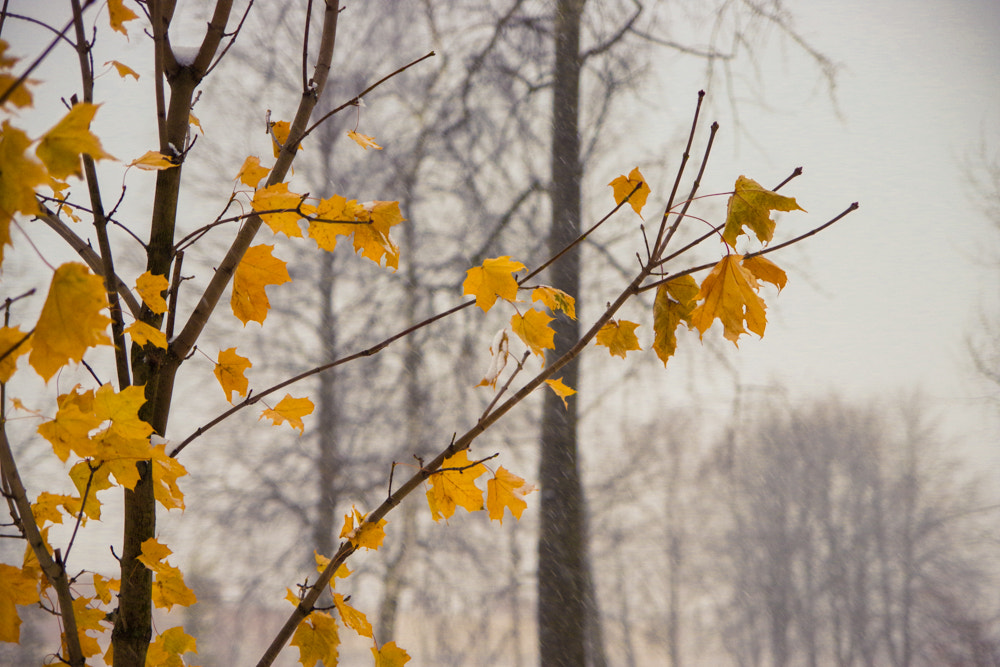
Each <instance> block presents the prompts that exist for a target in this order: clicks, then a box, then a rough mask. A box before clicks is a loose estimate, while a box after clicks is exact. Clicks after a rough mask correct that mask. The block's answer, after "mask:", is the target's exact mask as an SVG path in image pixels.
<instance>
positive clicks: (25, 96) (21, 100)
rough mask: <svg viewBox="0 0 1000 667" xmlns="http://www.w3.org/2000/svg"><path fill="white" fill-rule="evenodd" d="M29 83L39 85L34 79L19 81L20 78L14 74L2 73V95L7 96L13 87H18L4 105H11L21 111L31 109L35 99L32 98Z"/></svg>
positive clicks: (0, 81) (0, 82)
mask: <svg viewBox="0 0 1000 667" xmlns="http://www.w3.org/2000/svg"><path fill="white" fill-rule="evenodd" d="M29 83H37V81H35V80H34V79H26V80H25V81H20V82H19V81H18V77H16V76H14V75H13V74H8V73H7V72H0V95H3V94H6V93H7V91H8V90H10V88H11V86H17V88H15V89H14V91H13V92H12V93H10V95H8V97H7V99H6V100H4V102H3V104H4V106H6V105H7V104H11V105H13V106H15V107H18V108H19V109H24V108H26V107H30V106H31V105H32V104H34V99H33V98H32V96H31V91H30V90H29V89H28V85H27V84H29Z"/></svg>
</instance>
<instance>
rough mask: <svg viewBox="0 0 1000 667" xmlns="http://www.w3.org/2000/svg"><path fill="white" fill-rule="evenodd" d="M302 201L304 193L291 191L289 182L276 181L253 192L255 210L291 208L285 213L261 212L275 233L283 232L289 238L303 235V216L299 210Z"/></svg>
mask: <svg viewBox="0 0 1000 667" xmlns="http://www.w3.org/2000/svg"><path fill="white" fill-rule="evenodd" d="M301 203H302V195H300V194H296V193H294V192H289V191H288V183H275V184H274V185H271V186H268V187H266V188H263V189H260V190H257V191H256V192H254V193H253V210H255V211H271V210H277V209H283V208H285V209H291V210H289V211H285V212H283V213H261V215H260V217H261V218H263V220H264V222H266V223H267V226H268V227H270V228H271V231H272V232H274V233H275V234H277V233H278V232H282V233H283V234H284V235H285V236H287V237H288V238H292V237H298V236H302V229H301V228H300V227H299V219H300V218H301V217H302V216H301V215H300V214H299V212H298V210H297V209H298V206H299V204H301Z"/></svg>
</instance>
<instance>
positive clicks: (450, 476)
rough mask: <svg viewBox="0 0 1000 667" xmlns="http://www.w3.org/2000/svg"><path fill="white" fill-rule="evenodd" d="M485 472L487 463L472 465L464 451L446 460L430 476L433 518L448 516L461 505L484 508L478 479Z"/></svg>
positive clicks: (429, 496)
mask: <svg viewBox="0 0 1000 667" xmlns="http://www.w3.org/2000/svg"><path fill="white" fill-rule="evenodd" d="M485 472H487V469H486V466H484V465H483V464H482V463H477V464H475V465H473V464H472V461H470V460H469V457H468V454H467V453H466V451H465V450H462V451H460V452H458V453H457V454H455V455H453V456H450V457H448V458H447V459H445V460H444V463H442V464H441V469H440V470H439V471H437V472H435V473H434V474H432V475H431V476H430V479H429V481H430V488H429V489H427V503H428V505H430V508H431V517H432V518H433V519H434V520H435V521H439V520H440V519H442V518H444V519H448V518H449V517H450V516H451V515H452V514H454V513H455V508H456V507H459V506H461V507H464V508H465V509H466V510H467V511H469V512H478V511H479V510H481V509H483V491H482V489H480V488H479V487H478V486H476V480H477V479H478V478H479V477H480V476H481V475H483V474H484V473H485Z"/></svg>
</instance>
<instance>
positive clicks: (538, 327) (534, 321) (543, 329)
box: [510, 308, 556, 357]
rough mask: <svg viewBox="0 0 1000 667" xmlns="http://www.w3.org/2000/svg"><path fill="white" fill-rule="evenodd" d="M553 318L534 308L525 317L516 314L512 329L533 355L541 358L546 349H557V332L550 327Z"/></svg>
mask: <svg viewBox="0 0 1000 667" xmlns="http://www.w3.org/2000/svg"><path fill="white" fill-rule="evenodd" d="M551 321H552V318H551V317H549V316H548V315H547V314H546V313H543V312H542V311H540V310H535V309H534V308H532V309H531V310H529V311H527V312H526V313H525V314H524V316H523V317H522V316H521V313H514V315H513V316H511V318H510V328H511V330H512V331H513V332H514V333H516V334H517V337H518V338H520V339H521V340H522V341H523V342H524V344H525V345H527V346H528V347H529V348H530V349H531V353H532V354H534V355H537V356H539V357H544V356H545V351H544V350H545V348H549V349H553V350H554V349H555V347H556V344H555V336H556V332H555V330H554V329H553V328H552V327H550V326H549V322H551Z"/></svg>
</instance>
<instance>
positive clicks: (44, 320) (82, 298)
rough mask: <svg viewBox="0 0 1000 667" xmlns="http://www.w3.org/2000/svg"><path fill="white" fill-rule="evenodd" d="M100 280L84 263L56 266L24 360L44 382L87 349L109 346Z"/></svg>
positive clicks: (105, 305) (108, 321)
mask: <svg viewBox="0 0 1000 667" xmlns="http://www.w3.org/2000/svg"><path fill="white" fill-rule="evenodd" d="M107 305H108V301H107V297H106V295H105V292H104V281H103V280H101V278H100V277H99V276H95V275H94V274H92V273H90V269H88V268H87V267H86V265H84V264H78V263H76V262H68V263H66V264H63V265H62V266H60V267H59V268H58V269H56V272H55V274H54V275H53V276H52V284H51V285H50V286H49V294H48V296H47V297H45V304H44V305H43V306H42V312H41V314H40V315H39V316H38V324H37V325H35V335H34V336H33V337H32V350H31V355H30V356H29V357H28V362H29V363H30V364H31V366H32V367H33V368H34V369H35V371H37V372H38V374H39V375H41V376H42V379H44V380H45V381H46V382H48V381H49V379H50V378H51V377H52V376H53V375H55V374H56V371H58V370H59V369H60V368H62V367H63V366H65V365H66V363H67V362H69V361H81V360H82V359H83V353H84V352H86V351H87V348H89V347H93V346H95V345H110V344H111V341H110V340H109V339H108V337H107V335H106V334H105V333H104V330H105V329H106V328H107V326H108V324H110V323H111V319H110V318H108V317H106V316H104V315H102V314H101V312H100V311H101V310H103V309H104V308H106V307H107Z"/></svg>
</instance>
